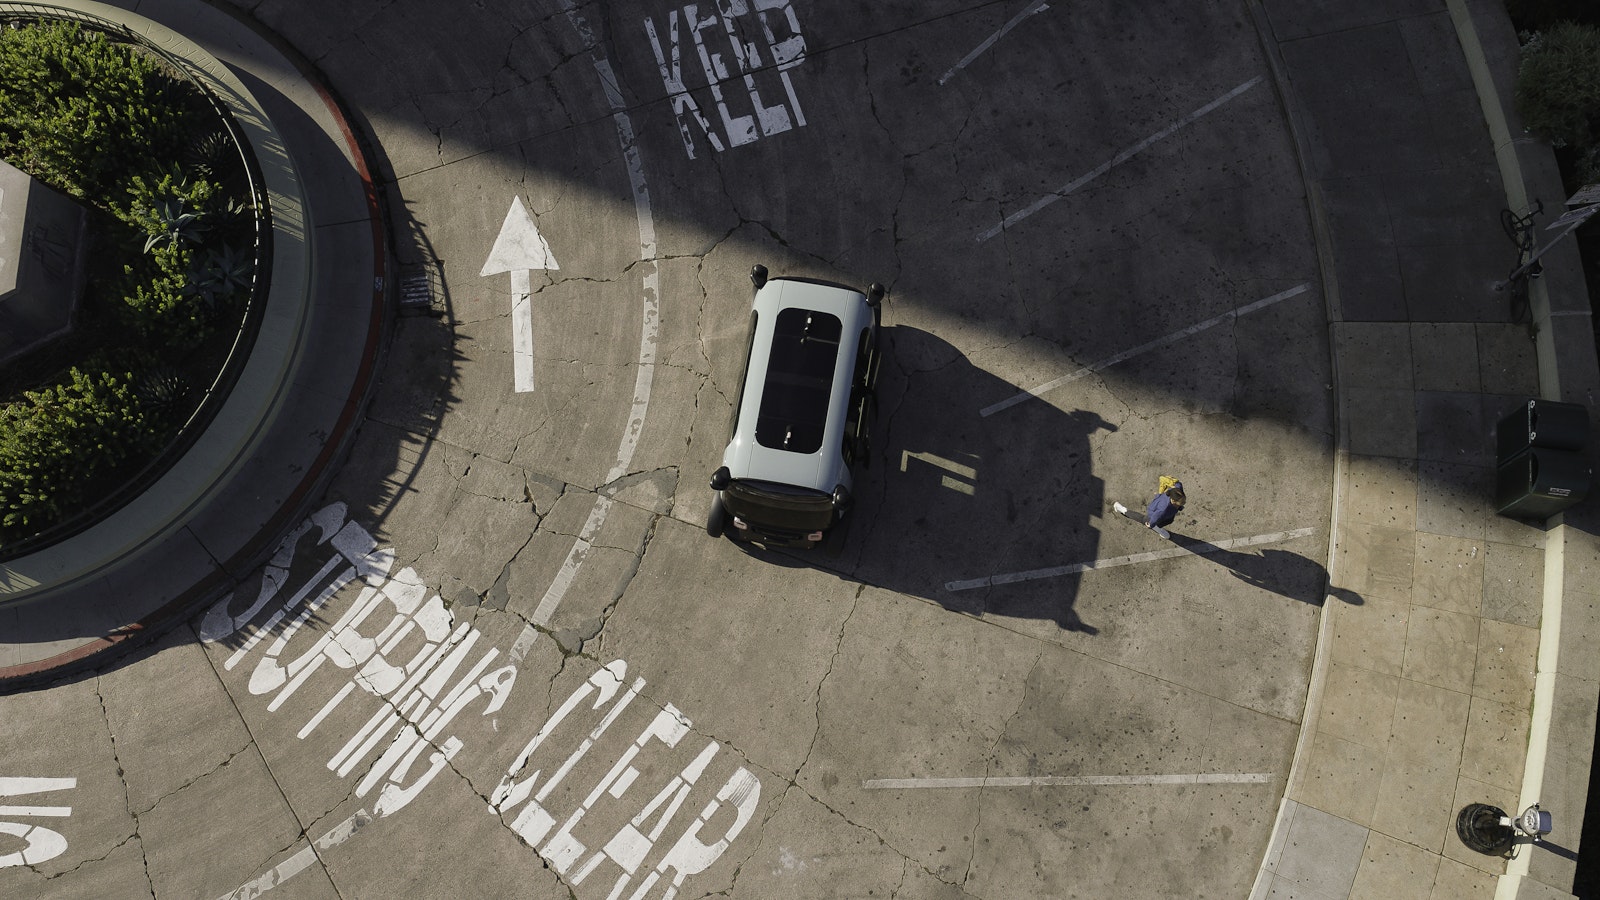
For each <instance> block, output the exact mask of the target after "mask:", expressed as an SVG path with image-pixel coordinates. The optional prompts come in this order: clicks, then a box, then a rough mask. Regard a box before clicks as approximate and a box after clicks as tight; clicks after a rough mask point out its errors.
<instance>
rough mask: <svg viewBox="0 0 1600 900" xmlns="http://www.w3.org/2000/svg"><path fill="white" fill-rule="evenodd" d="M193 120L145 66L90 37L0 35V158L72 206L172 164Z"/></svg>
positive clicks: (162, 77) (77, 33)
mask: <svg viewBox="0 0 1600 900" xmlns="http://www.w3.org/2000/svg"><path fill="white" fill-rule="evenodd" d="M201 111H202V108H201V105H200V103H199V102H197V101H196V99H195V97H194V94H193V92H192V91H190V90H188V89H186V88H185V86H183V85H181V84H180V83H179V82H178V81H177V80H176V79H174V78H173V77H172V76H171V75H169V74H168V73H167V72H166V71H165V70H164V69H162V68H161V66H160V65H159V64H158V63H157V62H156V61H155V60H153V59H151V58H150V57H149V56H147V55H145V54H143V53H140V52H138V51H136V50H134V49H133V48H131V47H129V46H127V45H124V44H117V43H113V42H112V41H110V40H107V39H106V37H105V35H103V34H100V33H99V32H95V31H88V30H85V29H82V28H80V27H79V26H78V25H77V24H75V23H67V22H50V23H39V24H35V25H29V26H28V27H24V28H0V156H4V157H5V158H6V159H8V160H10V161H11V163H12V165H15V166H17V167H18V168H20V169H22V170H23V171H25V172H28V173H29V174H31V175H34V176H36V177H38V178H41V179H43V180H44V181H46V182H48V183H50V184H52V185H55V186H56V187H59V188H61V189H62V190H65V191H67V192H68V193H70V194H72V195H74V196H77V197H80V198H86V199H90V200H94V199H96V198H99V197H104V196H107V195H108V194H110V193H112V192H113V191H115V190H116V189H117V188H118V186H119V185H118V184H117V182H118V179H119V176H123V175H124V173H126V172H127V171H129V170H137V169H139V168H141V167H143V166H145V165H148V161H150V160H161V159H173V158H176V156H177V155H178V154H179V153H180V152H181V150H182V147H181V142H182V140H183V136H184V135H186V134H189V133H192V132H194V131H196V121H197V119H196V117H197V114H198V113H200V112H201ZM202 130H203V129H202ZM124 177H125V176H124Z"/></svg>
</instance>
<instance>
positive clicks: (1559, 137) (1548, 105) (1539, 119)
mask: <svg viewBox="0 0 1600 900" xmlns="http://www.w3.org/2000/svg"><path fill="white" fill-rule="evenodd" d="M1516 93H1517V108H1518V110H1520V111H1521V113H1522V121H1523V124H1525V125H1526V126H1527V127H1528V130H1530V131H1532V132H1533V133H1534V134H1536V135H1538V136H1539V137H1542V138H1544V139H1545V140H1547V141H1549V142H1550V143H1551V145H1552V146H1555V147H1571V148H1572V150H1573V152H1574V153H1577V154H1580V155H1582V154H1584V153H1586V152H1587V151H1588V150H1589V149H1590V148H1591V147H1593V146H1595V137H1596V130H1597V129H1596V126H1597V125H1600V28H1596V27H1595V26H1593V25H1578V24H1574V23H1572V22H1562V23H1558V24H1556V25H1554V26H1552V27H1551V28H1550V29H1548V30H1546V31H1540V32H1534V33H1533V34H1531V35H1528V36H1527V40H1526V42H1525V43H1524V44H1523V46H1522V61H1521V64H1520V65H1519V66H1518V68H1517V91H1516Z"/></svg>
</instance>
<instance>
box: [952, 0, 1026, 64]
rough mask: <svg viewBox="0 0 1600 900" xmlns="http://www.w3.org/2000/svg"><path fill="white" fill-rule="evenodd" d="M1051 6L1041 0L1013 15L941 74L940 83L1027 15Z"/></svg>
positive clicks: (981, 52) (978, 55)
mask: <svg viewBox="0 0 1600 900" xmlns="http://www.w3.org/2000/svg"><path fill="white" fill-rule="evenodd" d="M1049 8H1050V4H1049V3H1046V2H1044V0H1039V2H1038V3H1035V4H1033V5H1032V6H1030V7H1028V8H1027V9H1025V10H1023V11H1022V12H1019V13H1017V14H1016V15H1015V16H1012V17H1011V21H1009V22H1007V23H1006V24H1004V25H1002V26H1000V30H999V31H996V32H995V33H994V34H991V35H989V38H988V40H985V41H984V42H983V43H981V44H979V45H978V46H977V47H976V48H974V49H973V51H972V52H971V53H968V54H967V55H966V56H963V57H961V61H960V62H958V63H956V64H955V65H953V66H951V67H950V71H948V72H946V73H944V74H943V75H940V76H939V83H940V84H944V83H945V82H946V81H949V80H950V79H951V78H952V77H954V76H955V74H956V72H958V71H960V70H962V69H965V68H966V67H967V64H968V63H971V62H972V61H973V60H975V59H977V58H978V57H980V56H982V55H983V53H984V51H985V50H988V49H989V48H990V47H992V46H994V42H995V41H998V40H1000V39H1001V38H1003V37H1005V36H1006V33H1007V32H1009V31H1010V30H1011V29H1013V28H1015V27H1017V25H1019V24H1021V22H1022V20H1023V19H1026V18H1027V17H1029V16H1031V15H1034V14H1036V13H1042V12H1044V11H1045V10H1047V9H1049Z"/></svg>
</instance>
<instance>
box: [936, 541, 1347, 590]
mask: <svg viewBox="0 0 1600 900" xmlns="http://www.w3.org/2000/svg"><path fill="white" fill-rule="evenodd" d="M1315 531H1316V529H1315V528H1296V529H1294V530H1293V531H1274V532H1271V533H1269V534H1258V535H1254V536H1252V537H1243V538H1233V539H1231V540H1226V541H1216V542H1215V543H1207V542H1198V543H1193V544H1185V545H1184V546H1182V547H1172V548H1170V549H1167V550H1152V551H1150V552H1149V553H1135V554H1132V555H1130V556H1113V557H1110V558H1108V559H1095V560H1090V561H1089V562H1081V563H1072V564H1071V565H1065V566H1051V567H1050V568H1048V569H1030V570H1028V571H1026V572H1008V573H1006V574H1004V575H989V576H987V577H984V578H974V579H971V580H969V581H947V582H945V585H944V589H945V590H947V591H970V590H972V589H973V588H982V587H993V586H994V585H997V584H1015V583H1017V582H1019V581H1035V580H1037V579H1040V578H1058V577H1060V576H1062V575H1076V574H1077V573H1079V572H1090V571H1099V570H1100V569H1115V568H1117V567H1118V566H1133V565H1138V564H1139V563H1147V562H1154V561H1156V560H1158V559H1172V558H1174V557H1178V556H1191V555H1194V554H1204V553H1218V552H1220V551H1223V550H1231V549H1232V548H1234V547H1254V546H1256V545H1258V544H1278V543H1282V542H1284V541H1292V540H1294V539H1295V538H1303V537H1305V536H1307V535H1309V534H1312V533H1314V532H1315Z"/></svg>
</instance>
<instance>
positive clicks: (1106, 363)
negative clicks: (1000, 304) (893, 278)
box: [978, 284, 1310, 416]
mask: <svg viewBox="0 0 1600 900" xmlns="http://www.w3.org/2000/svg"><path fill="white" fill-rule="evenodd" d="M1309 287H1310V285H1308V284H1300V285H1295V286H1294V287H1292V288H1289V289H1288V290H1286V291H1279V292H1278V293H1276V294H1273V295H1272V296H1271V297H1266V298H1264V299H1261V300H1257V301H1255V302H1254V303H1246V304H1245V305H1244V306H1241V307H1239V308H1238V309H1230V310H1228V311H1227V312H1225V313H1223V314H1222V315H1220V316H1213V317H1211V318H1209V319H1207V320H1205V321H1204V322H1198V323H1196V324H1194V325H1190V326H1189V327H1188V328H1185V329H1183V330H1182V331H1175V332H1173V333H1172V334H1169V335H1166V336H1165V337H1158V338H1156V339H1155V340H1153V341H1148V342H1146V343H1143V344H1140V345H1139V346H1137V347H1134V348H1132V349H1130V350H1124V351H1122V352H1121V353H1118V354H1115V355H1113V356H1108V357H1106V358H1105V359H1102V360H1100V361H1099V362H1094V363H1090V364H1089V365H1087V366H1084V367H1083V368H1081V369H1078V370H1077V371H1075V372H1069V373H1067V374H1066V375H1063V376H1061V377H1060V378H1057V379H1055V380H1054V381H1047V382H1045V383H1044V384H1041V385H1039V386H1038V387H1036V388H1032V389H1030V390H1026V391H1023V392H1022V393H1020V394H1017V395H1016V396H1014V397H1008V398H1006V399H1005V400H1001V401H1000V402H999V403H991V404H990V405H988V406H985V407H984V408H983V409H981V410H979V411H978V414H979V415H982V416H992V415H994V414H995V413H997V412H999V411H1000V410H1002V409H1007V408H1009V407H1012V406H1016V405H1017V404H1018V403H1021V402H1022V401H1024V400H1030V399H1032V398H1034V397H1038V396H1040V395H1041V394H1044V393H1045V392H1046V391H1052V390H1055V389H1056V388H1058V387H1060V386H1062V385H1063V384H1066V383H1067V382H1069V381H1077V380H1078V379H1079V378H1082V377H1083V376H1085V375H1090V374H1093V373H1095V372H1098V371H1100V370H1101V369H1105V368H1109V367H1111V366H1114V365H1116V364H1117V363H1119V362H1122V361H1123V360H1126V359H1132V358H1133V357H1135V356H1138V355H1139V354H1141V353H1144V352H1147V351H1150V350H1154V349H1155V348H1157V347H1164V346H1166V345H1167V344H1174V343H1177V342H1178V341H1181V340H1183V339H1184V338H1186V337H1189V336H1190V335H1193V334H1199V333H1200V332H1202V331H1204V330H1206V329H1207V328H1210V327H1212V326H1213V325H1220V324H1222V323H1223V322H1231V321H1233V320H1234V319H1237V318H1239V317H1240V316H1242V315H1246V314H1248V313H1253V312H1255V311H1256V310H1258V309H1264V308H1266V307H1268V306H1271V305H1272V304H1274V303H1278V302H1280V301H1283V300H1287V299H1289V298H1290V297H1295V296H1299V295H1300V294H1303V293H1305V292H1306V289H1307V288H1309Z"/></svg>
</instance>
